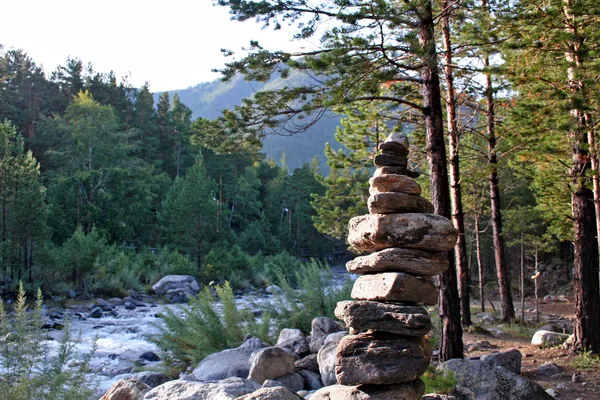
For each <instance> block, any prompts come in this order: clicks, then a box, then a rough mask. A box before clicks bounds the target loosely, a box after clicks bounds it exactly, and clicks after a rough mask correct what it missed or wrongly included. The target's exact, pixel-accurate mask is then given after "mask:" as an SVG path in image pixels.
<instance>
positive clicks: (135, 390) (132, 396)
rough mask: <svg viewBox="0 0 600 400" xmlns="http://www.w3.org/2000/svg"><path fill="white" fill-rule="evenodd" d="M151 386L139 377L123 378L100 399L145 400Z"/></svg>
mask: <svg viewBox="0 0 600 400" xmlns="http://www.w3.org/2000/svg"><path fill="white" fill-rule="evenodd" d="M149 391H150V386H148V385H146V384H145V383H143V382H140V381H139V380H137V379H134V378H129V379H121V380H120V381H117V382H116V383H115V384H114V385H112V386H111V387H110V389H108V391H107V392H106V393H105V394H104V396H102V397H101V398H100V400H143V398H144V395H145V394H146V393H148V392H149Z"/></svg>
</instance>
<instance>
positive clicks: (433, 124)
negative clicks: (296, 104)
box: [418, 1, 463, 361]
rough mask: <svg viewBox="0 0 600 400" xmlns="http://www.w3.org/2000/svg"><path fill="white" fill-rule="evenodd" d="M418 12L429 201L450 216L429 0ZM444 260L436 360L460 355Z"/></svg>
mask: <svg viewBox="0 0 600 400" xmlns="http://www.w3.org/2000/svg"><path fill="white" fill-rule="evenodd" d="M418 15H419V18H420V21H419V22H420V27H419V28H420V29H419V44H420V45H421V48H422V50H423V53H422V62H423V68H421V71H420V76H421V80H422V91H423V106H424V110H423V114H424V119H425V132H426V146H427V161H428V164H429V169H430V176H429V186H430V189H431V202H432V203H433V205H434V208H435V212H436V213H437V214H439V215H442V216H444V217H446V218H448V219H450V218H451V214H450V186H449V182H448V169H447V166H446V146H445V143H444V123H443V113H442V101H441V93H440V80H439V74H438V63H437V55H436V49H435V36H434V21H433V13H432V4H431V1H426V2H423V3H422V5H421V6H420V7H419V10H418ZM448 261H449V265H450V266H449V268H448V270H446V271H445V272H444V273H443V274H442V275H441V276H440V277H439V279H438V283H439V289H438V290H439V294H440V296H439V297H440V304H439V314H440V319H441V327H442V333H441V335H440V338H441V347H440V361H446V360H449V359H451V358H463V342H462V326H461V321H460V320H461V318H460V302H459V297H458V288H457V283H456V267H455V264H454V254H453V252H449V254H448Z"/></svg>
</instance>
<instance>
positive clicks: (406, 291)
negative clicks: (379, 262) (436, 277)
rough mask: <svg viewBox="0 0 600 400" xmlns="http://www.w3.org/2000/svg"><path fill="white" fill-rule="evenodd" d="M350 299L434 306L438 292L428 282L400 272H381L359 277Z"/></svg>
mask: <svg viewBox="0 0 600 400" xmlns="http://www.w3.org/2000/svg"><path fill="white" fill-rule="evenodd" d="M352 298H353V299H355V300H371V301H389V302H406V303H415V304H417V303H422V304H424V305H426V306H434V305H436V304H437V301H438V292H437V287H436V286H435V285H434V284H433V283H431V282H429V281H426V280H423V279H419V278H415V277H414V276H412V275H408V274H405V273H402V272H382V273H379V274H372V275H361V276H359V277H358V279H357V280H356V281H355V282H354V286H353V287H352Z"/></svg>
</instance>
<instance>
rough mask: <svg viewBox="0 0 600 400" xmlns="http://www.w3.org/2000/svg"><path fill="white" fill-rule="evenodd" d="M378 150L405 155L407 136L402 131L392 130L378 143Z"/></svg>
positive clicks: (406, 152)
mask: <svg viewBox="0 0 600 400" xmlns="http://www.w3.org/2000/svg"><path fill="white" fill-rule="evenodd" d="M379 150H381V151H385V152H387V153H394V154H400V155H403V156H406V155H408V138H407V137H406V135H405V134H404V133H401V132H394V133H392V134H390V135H389V136H388V137H386V138H385V140H384V141H383V142H381V143H380V144H379Z"/></svg>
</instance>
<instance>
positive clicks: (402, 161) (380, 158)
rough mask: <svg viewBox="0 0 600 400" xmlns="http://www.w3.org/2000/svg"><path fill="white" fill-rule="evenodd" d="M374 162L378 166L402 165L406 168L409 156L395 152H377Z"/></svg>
mask: <svg viewBox="0 0 600 400" xmlns="http://www.w3.org/2000/svg"><path fill="white" fill-rule="evenodd" d="M373 163H374V164H375V166H377V167H402V168H406V166H407V165H408V158H406V156H401V155H399V154H394V153H382V154H377V155H376V156H375V159H374V160H373Z"/></svg>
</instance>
